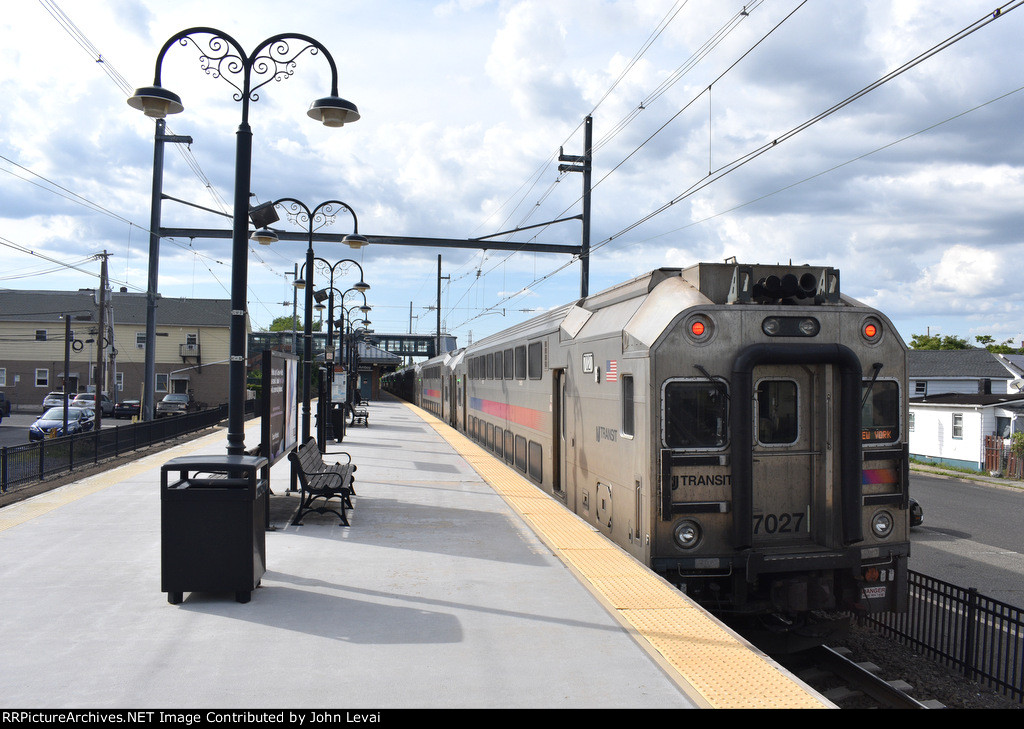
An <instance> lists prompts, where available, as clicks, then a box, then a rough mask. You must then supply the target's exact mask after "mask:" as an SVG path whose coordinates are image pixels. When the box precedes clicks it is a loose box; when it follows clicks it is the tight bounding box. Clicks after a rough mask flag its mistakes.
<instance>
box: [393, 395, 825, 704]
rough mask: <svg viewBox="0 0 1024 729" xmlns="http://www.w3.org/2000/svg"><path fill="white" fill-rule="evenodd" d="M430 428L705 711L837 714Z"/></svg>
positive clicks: (484, 457) (440, 425) (543, 499)
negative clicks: (799, 710)
mask: <svg viewBox="0 0 1024 729" xmlns="http://www.w3.org/2000/svg"><path fill="white" fill-rule="evenodd" d="M404 404H405V405H406V406H407V407H409V408H410V409H411V410H413V411H414V412H415V413H417V414H418V415H419V416H420V417H422V418H423V419H424V420H425V421H426V422H427V423H429V424H430V425H431V426H432V427H433V428H434V429H435V430H436V431H437V432H438V434H440V435H441V437H442V438H444V439H445V440H446V441H448V443H450V444H451V446H452V447H453V448H454V449H455V450H456V451H457V452H458V453H459V455H460V456H462V457H463V458H465V459H466V460H467V461H468V462H469V463H470V465H472V466H473V468H474V469H476V471H477V472H478V473H479V474H480V476H481V477H482V478H483V479H484V480H485V481H486V482H487V483H489V484H490V485H491V487H492V488H494V490H495V491H497V492H498V494H500V495H501V496H502V498H504V499H505V501H506V502H507V503H508V504H509V505H510V506H511V507H512V508H513V509H515V510H516V511H517V512H518V513H519V514H520V516H522V518H523V519H524V520H525V521H526V523H527V524H528V525H529V526H530V527H531V528H532V529H533V531H534V532H535V533H536V534H537V536H538V537H539V538H540V539H541V540H542V541H543V542H544V543H545V544H547V545H548V546H549V547H550V548H551V549H552V550H553V551H554V553H555V554H556V555H557V556H558V557H559V558H560V559H561V560H562V561H563V562H564V563H565V564H566V565H568V566H569V568H570V569H572V570H573V572H574V573H575V574H576V575H577V576H578V577H579V578H580V580H581V582H582V583H583V584H584V585H585V586H586V587H587V588H588V589H589V590H590V591H591V592H592V593H593V594H594V595H595V596H596V597H597V598H598V600H600V601H601V602H602V604H604V605H605V606H606V607H607V608H608V609H609V611H610V612H611V613H612V614H613V615H614V616H616V618H617V619H618V620H619V622H620V623H621V624H622V625H623V626H624V627H625V628H626V629H627V630H628V631H629V632H630V633H631V634H632V635H633V636H634V638H635V639H636V640H637V642H638V643H639V644H640V645H641V646H642V647H644V648H645V649H646V650H647V651H648V652H649V653H650V654H651V655H652V656H653V657H654V658H655V659H656V660H657V661H658V663H659V664H660V665H661V666H662V667H663V668H664V669H665V671H666V672H667V673H668V675H669V676H671V677H672V678H673V679H675V680H676V681H677V683H679V684H680V685H681V686H682V687H683V688H684V690H685V692H686V694H687V695H688V696H690V697H691V698H693V699H694V700H697V701H698V702H700V701H701V700H702V701H703V703H702V704H701V705H702V706H703V707H706V708H719V709H795V708H818V709H820V708H835V707H834V706H833V705H832V704H831V703H829V702H828V701H827V700H825V699H824V698H823V697H821V696H819V695H818V694H816V693H815V692H814V691H813V690H812V689H810V688H809V687H807V686H805V685H804V684H802V683H801V682H800V681H799V680H797V679H796V678H795V677H794V676H792V675H791V674H789V673H787V672H786V671H785V670H784V669H782V668H781V667H780V666H778V665H777V664H776V663H774V662H773V661H772V660H771V659H769V658H768V657H767V656H765V655H764V654H763V653H761V652H759V651H758V650H757V649H756V648H754V647H753V646H751V645H750V644H749V643H747V642H746V641H744V640H743V639H742V638H740V637H739V636H737V635H736V634H735V633H733V632H732V631H731V630H729V629H728V628H726V627H725V626H724V625H723V624H721V623H720V622H719V621H717V620H715V619H714V618H713V617H711V616H710V615H708V614H707V613H706V612H704V610H702V609H701V608H699V607H698V606H697V605H696V604H695V603H694V602H693V601H692V600H690V599H689V598H688V597H686V595H684V594H683V593H682V592H680V591H679V590H677V589H675V587H673V586H672V585H670V584H669V583H668V582H666V581H665V580H663V579H662V578H660V577H659V576H658V575H656V574H654V573H653V572H652V571H651V570H649V569H648V568H647V567H645V566H644V565H642V564H640V563H639V562H637V561H636V560H635V559H633V558H632V557H631V556H630V555H628V554H626V553H625V552H624V551H622V550H621V549H619V548H618V547H617V546H616V545H615V544H613V543H612V542H611V541H609V540H608V539H606V538H605V537H604V536H603V535H602V534H600V533H599V532H597V531H596V530H595V529H593V528H592V527H591V526H590V525H588V524H587V523H586V522H584V521H583V520H581V519H580V518H578V517H577V516H576V515H575V514H573V513H572V512H570V511H569V510H568V509H566V508H565V507H564V506H562V505H561V504H560V503H559V502H557V501H556V500H555V499H553V498H551V497H550V496H548V495H547V494H546V493H544V492H543V491H541V490H540V489H538V488H537V487H535V486H534V485H533V484H531V483H529V482H528V481H526V479H524V478H522V477H521V476H520V475H519V474H518V473H517V472H515V471H513V470H512V469H510V468H509V467H508V466H506V465H505V464H504V462H502V461H500V460H499V459H497V458H495V457H494V456H492V455H491V454H489V453H487V451H485V450H484V449H483V448H481V447H480V446H478V445H477V444H476V443H474V442H473V441H471V440H470V439H469V438H467V437H466V436H464V435H463V434H461V433H459V432H458V431H457V430H455V429H454V428H451V427H449V426H448V425H447V424H445V423H444V422H443V421H441V420H439V419H438V418H436V417H434V416H433V415H431V414H430V413H428V412H426V411H425V410H421V409H420V408H418V407H415V406H413V405H409V404H408V403H404Z"/></svg>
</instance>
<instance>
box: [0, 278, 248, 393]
mask: <svg viewBox="0 0 1024 729" xmlns="http://www.w3.org/2000/svg"><path fill="white" fill-rule="evenodd" d="M98 302H99V297H98V294H97V292H96V291H95V290H92V289H82V290H79V291H74V292H69V291H15V290H0V390H2V391H3V392H4V394H5V395H6V396H7V398H8V399H10V400H11V402H13V403H14V408H15V410H23V411H36V410H41V409H42V403H43V398H44V397H45V396H46V395H47V393H50V392H58V391H62V390H63V389H64V381H65V374H66V376H67V380H68V384H69V388H68V389H69V390H70V391H72V392H89V391H95V387H96V386H97V384H98V383H97V379H98V378H99V377H100V372H101V368H100V367H99V366H98V364H99V362H100V359H101V358H102V360H103V367H102V378H103V382H102V387H101V389H102V391H103V392H106V393H108V394H109V395H110V397H111V399H113V400H116V401H118V402H120V401H122V400H141V399H142V388H143V382H144V380H145V378H144V371H145V357H146V350H145V346H146V295H145V294H142V293H128V292H126V291H115V292H111V293H109V294H108V296H107V306H106V312H105V315H104V320H105V321H104V329H105V330H106V331H107V333H108V335H109V336H108V337H106V339H108V340H109V341H103V342H101V337H100V336H99V320H100V316H99V314H100V312H99V303H98ZM230 319H231V302H230V301H228V300H221V299H170V298H160V299H159V300H158V302H157V314H156V321H157V329H156V331H157V337H156V356H155V361H156V382H155V385H156V386H155V392H154V402H159V401H160V399H161V398H162V397H163V396H164V395H166V394H168V393H171V392H191V393H192V395H193V396H194V397H195V399H196V400H197V401H198V402H200V403H205V404H207V405H217V404H220V403H224V402H227V397H228V396H227V391H228V359H229V352H228V342H229V330H230ZM246 329H247V333H248V321H247V322H246ZM68 332H70V337H68V336H66V333H68Z"/></svg>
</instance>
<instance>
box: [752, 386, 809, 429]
mask: <svg viewBox="0 0 1024 729" xmlns="http://www.w3.org/2000/svg"><path fill="white" fill-rule="evenodd" d="M755 400H756V402H757V441H758V442H759V443H765V444H771V445H783V444H788V443H795V442H796V440H797V434H798V428H797V413H798V412H799V411H798V410H797V387H796V383H795V382H793V381H792V380H762V381H761V382H759V383H757V394H756V396H755Z"/></svg>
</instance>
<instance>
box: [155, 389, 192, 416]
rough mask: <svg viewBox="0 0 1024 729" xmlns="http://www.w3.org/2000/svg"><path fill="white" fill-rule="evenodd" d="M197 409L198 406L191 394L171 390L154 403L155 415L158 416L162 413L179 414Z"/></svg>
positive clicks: (162, 414)
mask: <svg viewBox="0 0 1024 729" xmlns="http://www.w3.org/2000/svg"><path fill="white" fill-rule="evenodd" d="M198 409H199V406H198V405H197V404H196V401H195V400H194V399H192V395H190V394H187V393H184V392H172V393H171V394H170V395H164V399H163V400H161V401H160V402H158V403H157V404H156V416H157V417H158V418H159V417H163V416H164V415H181V414H182V413H190V412H192V411H193V410H198Z"/></svg>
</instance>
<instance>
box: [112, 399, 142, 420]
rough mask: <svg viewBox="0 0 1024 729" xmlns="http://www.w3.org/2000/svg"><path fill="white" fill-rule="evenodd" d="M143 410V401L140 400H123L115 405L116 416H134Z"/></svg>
mask: <svg viewBox="0 0 1024 729" xmlns="http://www.w3.org/2000/svg"><path fill="white" fill-rule="evenodd" d="M141 412H142V403H140V402H139V401H138V400H122V401H121V402H119V403H117V404H116V405H114V417H115V418H134V417H137V416H138V415H139V414H140V413H141Z"/></svg>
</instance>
